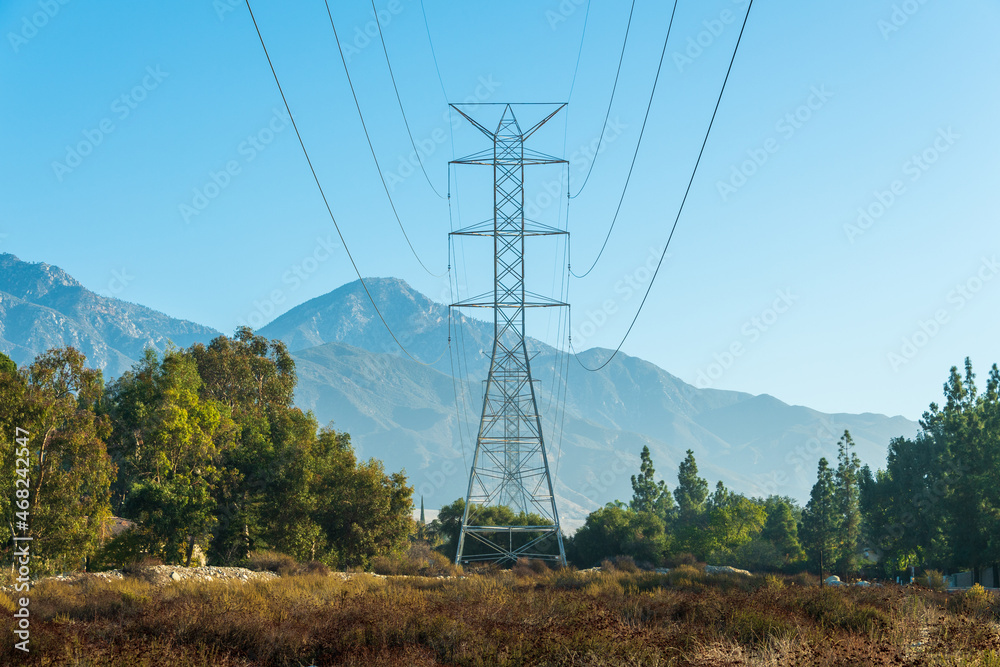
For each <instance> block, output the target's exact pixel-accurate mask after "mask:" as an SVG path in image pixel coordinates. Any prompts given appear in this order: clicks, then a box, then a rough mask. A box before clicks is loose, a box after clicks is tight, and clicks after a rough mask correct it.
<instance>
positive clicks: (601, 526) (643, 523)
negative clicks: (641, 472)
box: [573, 503, 667, 567]
mask: <svg viewBox="0 0 1000 667" xmlns="http://www.w3.org/2000/svg"><path fill="white" fill-rule="evenodd" d="M666 549H667V536H666V528H665V526H664V523H663V520H662V519H661V518H660V517H659V516H657V515H656V514H654V513H652V512H636V511H633V510H631V509H627V508H622V507H619V506H616V505H614V504H611V503H609V504H608V505H606V506H604V507H602V508H601V509H599V510H597V511H595V512H591V513H590V514H589V515H588V516H587V520H586V522H585V523H584V525H583V526H581V527H580V529H579V530H578V531H577V532H576V535H575V536H574V539H573V550H574V552H575V559H576V561H577V564H578V565H580V566H581V567H591V566H593V565H596V564H597V563H600V562H601V560H603V559H604V558H611V557H614V556H631V557H632V558H634V559H635V560H638V561H646V562H650V563H654V564H657V563H659V562H660V561H661V560H662V559H663V556H664V553H665V551H666Z"/></svg>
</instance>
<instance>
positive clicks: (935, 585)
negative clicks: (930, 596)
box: [920, 570, 947, 591]
mask: <svg viewBox="0 0 1000 667" xmlns="http://www.w3.org/2000/svg"><path fill="white" fill-rule="evenodd" d="M920 585H921V586H926V587H927V588H930V589H931V590H935V591H943V590H945V589H946V588H947V585H946V583H945V580H944V575H943V574H941V573H940V572H939V571H937V570H926V571H925V572H924V574H923V576H921V577H920Z"/></svg>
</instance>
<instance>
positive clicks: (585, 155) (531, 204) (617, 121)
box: [524, 116, 628, 220]
mask: <svg viewBox="0 0 1000 667" xmlns="http://www.w3.org/2000/svg"><path fill="white" fill-rule="evenodd" d="M627 129H628V125H626V124H625V123H623V122H622V120H621V118H620V117H618V116H615V118H614V120H609V121H608V123H607V124H606V125H605V126H604V129H603V130H602V131H601V133H600V134H598V135H597V136H596V137H594V138H593V139H591V140H590V141H589V142H587V143H584V144H580V146H579V147H577V149H576V150H574V151H573V152H572V153H571V154H570V156H569V163H570V165H572V166H573V168H574V169H575V171H577V172H579V174H580V175H581V176H582V175H583V174H584V173H585V172H586V171H587V168H588V167H589V166H590V165H591V163H592V162H593V161H594V160H596V159H597V156H598V155H601V154H602V153H604V151H606V150H608V148H609V147H610V146H611V144H613V143H615V141H617V140H618V138H619V137H621V136H622V134H624V132H625V130H627ZM566 179H567V175H566V172H565V171H562V170H560V173H559V177H558V178H553V179H551V180H548V181H545V182H544V183H542V188H541V190H539V191H538V192H537V193H536V194H534V195H533V196H532V197H531V198H530V199H528V200H526V201H525V203H524V214H525V215H526V216H527V217H529V218H534V219H536V220H537V219H538V218H540V217H541V213H542V211H544V210H545V209H547V208H548V207H550V206H552V204H554V203H561V202H563V201H565V199H566V194H567V192H566Z"/></svg>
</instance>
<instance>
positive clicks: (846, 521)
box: [834, 431, 861, 580]
mask: <svg viewBox="0 0 1000 667" xmlns="http://www.w3.org/2000/svg"><path fill="white" fill-rule="evenodd" d="M860 470H861V462H860V461H859V460H858V456H857V454H855V453H854V440H853V439H852V438H851V434H850V432H849V431H844V435H843V436H842V437H841V438H840V441H839V442H838V443H837V471H836V473H835V476H834V483H835V484H836V487H837V491H836V502H837V513H838V514H839V515H840V531H839V539H838V542H839V545H838V549H837V562H836V567H837V570H838V571H839V572H840V573H841V575H842V576H843V577H844V579H845V580H847V579H848V578H849V577H851V576H853V575H854V574H855V573H856V572H857V571H858V570H859V568H860V552H859V540H860V538H861V507H860V505H859V497H858V475H859V472H860Z"/></svg>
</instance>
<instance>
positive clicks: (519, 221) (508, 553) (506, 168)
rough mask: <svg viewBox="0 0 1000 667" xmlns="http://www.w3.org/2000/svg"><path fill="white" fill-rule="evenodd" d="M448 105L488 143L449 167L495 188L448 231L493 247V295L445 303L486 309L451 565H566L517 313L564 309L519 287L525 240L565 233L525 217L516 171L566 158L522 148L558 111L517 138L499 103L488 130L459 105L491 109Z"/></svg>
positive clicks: (510, 113)
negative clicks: (483, 174) (475, 426)
mask: <svg viewBox="0 0 1000 667" xmlns="http://www.w3.org/2000/svg"><path fill="white" fill-rule="evenodd" d="M451 106H452V108H453V109H455V110H456V111H458V113H460V114H461V115H462V116H463V117H464V118H465V119H466V120H468V121H469V122H470V123H472V124H473V125H474V126H475V127H476V128H477V129H479V130H480V131H481V132H482V133H483V134H485V135H486V136H487V137H489V138H490V139H491V140H492V142H493V146H492V147H491V148H489V149H486V150H484V151H481V152H479V153H475V154H473V155H470V156H468V157H465V158H462V159H460V160H454V161H453V162H452V164H475V165H489V166H492V167H493V190H494V200H493V219H492V220H487V221H485V222H483V223H480V224H477V225H473V226H471V227H467V228H464V229H461V230H458V231H456V232H453V234H454V235H459V236H489V237H492V238H493V249H494V261H493V277H494V283H493V292H492V294H490V293H489V292H487V293H486V294H482V295H480V296H477V297H473V298H470V299H467V300H464V301H460V302H458V303H455V304H452V307H456V308H463V307H478V308H492V309H493V353H492V357H491V359H490V372H489V376H488V378H487V380H486V391H485V395H484V397H483V413H482V419H481V421H480V425H479V434H478V436H477V438H476V452H475V455H474V456H473V459H472V469H471V470H470V472H469V488H468V493H467V494H466V497H465V513H464V515H463V517H462V530H461V534H460V537H459V542H458V551H457V553H456V556H455V562H456V563H459V562H463V561H465V562H469V561H498V562H501V563H502V562H513V561H516V560H517V559H518V558H520V557H526V558H537V559H545V560H553V561H557V562H559V563H561V564H563V565H565V564H566V553H565V550H564V548H563V541H562V533H561V532H560V525H559V513H558V511H557V510H556V499H555V494H554V492H553V487H552V478H551V476H550V474H549V464H548V458H547V456H546V453H545V440H544V438H543V437H542V422H541V417H540V415H539V412H538V403H537V401H536V398H535V388H534V384H533V381H532V378H531V364H530V359H529V355H528V349H527V346H526V345H525V340H524V315H525V309H526V308H535V307H547V306H565V305H567V304H565V303H560V302H558V301H555V300H553V299H549V298H547V297H542V296H540V295H537V294H533V293H531V292H529V291H527V290H526V289H525V285H524V239H525V237H527V236H547V235H552V234H566V232H565V231H562V230H559V229H557V228H555V227H550V226H548V225H543V224H541V223H538V222H535V221H526V220H525V217H524V167H525V165H539V164H566V160H560V159H557V158H555V157H551V156H549V155H544V154H542V153H538V152H536V151H531V150H527V149H525V148H524V142H525V140H527V139H528V137H530V136H531V135H532V134H534V132H535V131H536V130H538V128H540V127H541V126H542V125H543V124H545V123H546V122H547V121H548V120H549V119H551V118H552V116H554V115H555V114H556V113H558V112H559V110H561V109H562V108H563V107H564V106H566V105H565V104H560V105H555V106H556V109H555V110H554V111H552V112H551V113H550V114H548V115H547V116H545V117H544V118H543V119H542V120H540V121H539V122H538V123H536V124H535V125H533V126H532V127H531V128H530V129H529V130H528V131H526V132H522V130H521V127H520V126H519V125H518V122H517V118H516V117H515V115H514V110H513V108H512V105H510V104H504V105H501V106H503V114H502V117H501V118H500V122H499V124H498V125H497V128H496V130H494V131H490V130H489V129H487V128H486V127H484V126H483V125H482V124H480V123H479V122H477V121H476V120H474V119H473V118H471V117H470V116H469V115H468V114H466V113H465V112H463V111H462V109H460V108H459V107H465V106H480V107H486V106H496V105H464V104H462V105H455V104H453V105H451ZM535 108H537V105H535ZM490 506H506V507H509V508H510V509H511V510H512V511H513V512H514V514H515V515H517V514H521V513H524V514H530V513H533V514H535V515H537V516H541V517H542V519H543V522H541V523H540V524H539V525H505V526H495V525H484V524H483V521H484V517H483V516H482V515H483V513H484V509H485V508H487V507H490ZM553 537H554V538H555V541H556V545H557V546H558V550H557V553H552V552H551V551H550V550H546V549H544V548H543V547H544V545H545V544H546V543H549V544H550V545H551V538H553ZM467 538H471V541H470V539H467ZM550 548H551V547H550Z"/></svg>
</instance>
